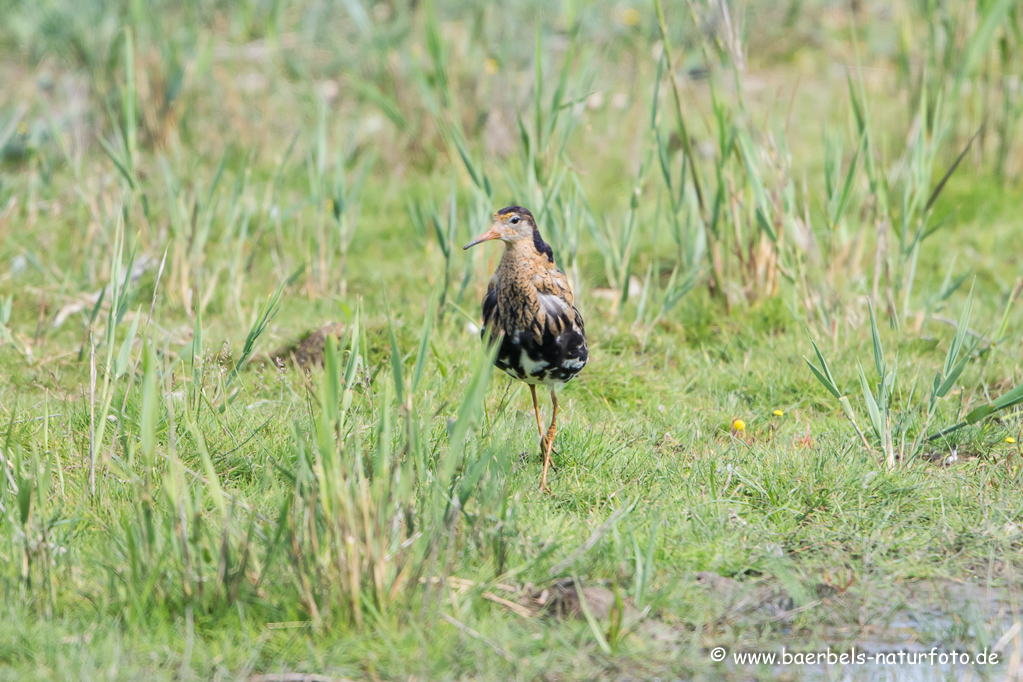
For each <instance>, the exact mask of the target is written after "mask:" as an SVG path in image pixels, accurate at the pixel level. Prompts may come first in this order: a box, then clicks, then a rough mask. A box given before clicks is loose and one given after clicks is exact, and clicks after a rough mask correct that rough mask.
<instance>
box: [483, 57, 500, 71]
mask: <svg viewBox="0 0 1023 682" xmlns="http://www.w3.org/2000/svg"><path fill="white" fill-rule="evenodd" d="M500 70H501V65H500V64H498V63H497V60H496V59H494V58H493V57H489V58H488V59H487V61H485V62H483V73H485V74H487V75H488V76H493V75H494V74H496V73H497V72H498V71H500Z"/></svg>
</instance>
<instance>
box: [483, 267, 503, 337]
mask: <svg viewBox="0 0 1023 682" xmlns="http://www.w3.org/2000/svg"><path fill="white" fill-rule="evenodd" d="M499 326H500V316H499V315H498V314H497V273H494V276H493V277H491V278H490V284H489V285H487V294H486V296H484V297H483V328H482V329H481V330H480V336H483V335H484V334H486V333H487V329H490V337H491V338H496V337H497V335H498V334H499V333H500V329H498V327H499Z"/></svg>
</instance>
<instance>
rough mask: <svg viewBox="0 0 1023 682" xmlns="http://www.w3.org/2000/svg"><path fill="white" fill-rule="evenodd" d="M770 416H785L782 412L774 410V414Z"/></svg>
mask: <svg viewBox="0 0 1023 682" xmlns="http://www.w3.org/2000/svg"><path fill="white" fill-rule="evenodd" d="M772 414H773V415H774V416H775V417H780V416H782V415H783V414H785V413H784V412H782V411H781V410H775V411H774V412H772Z"/></svg>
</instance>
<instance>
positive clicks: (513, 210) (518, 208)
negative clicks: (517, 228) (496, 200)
mask: <svg viewBox="0 0 1023 682" xmlns="http://www.w3.org/2000/svg"><path fill="white" fill-rule="evenodd" d="M509 213H518V214H519V215H523V216H526V217H527V218H529V222H531V223H533V225H536V221H535V220H534V219H533V214H532V213H530V212H529V209H528V208H522V207H521V206H505V207H504V208H502V209H501V210H500V211H498V212H497V215H508V214H509Z"/></svg>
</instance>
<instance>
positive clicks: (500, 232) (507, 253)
mask: <svg viewBox="0 0 1023 682" xmlns="http://www.w3.org/2000/svg"><path fill="white" fill-rule="evenodd" d="M492 239H499V240H500V241H502V242H504V255H503V256H502V257H501V262H500V264H499V265H498V266H497V271H496V272H495V273H494V276H493V277H492V278H491V279H490V284H489V286H488V287H487V294H486V296H484V297H483V329H482V336H483V338H487V337H488V336H489V338H490V340H491V343H496V344H500V345H499V347H498V350H497V357H496V358H495V360H494V364H495V365H496V366H497V367H498V368H499V369H502V370H504V371H505V372H507V373H508V374H509V375H511V376H512V377H514V378H516V379H518V380H519V381H524V382H526V384H528V385H529V391H530V393H531V394H532V395H533V412H535V413H536V426H537V429H539V431H540V449H541V451H542V452H543V477H542V478H541V479H540V490H541V491H546V490H548V487H547V470H548V468H549V467H550V464H551V450H552V449H553V447H554V435H555V433H556V432H557V421H558V395H557V390H558V389H559V388H561V386H563V385H564V384H565V383H566V382H567V381H569V380H570V379H572V377H574V376H575V375H576V374H578V373H579V372H580V370H582V368H583V367H584V366H585V365H586V360H587V349H586V333H585V330H584V328H583V318H582V315H580V314H579V311H578V310H576V308H575V305H574V304H573V301H574V298H573V296H572V290H571V289H570V288H569V286H568V278H567V277H565V273H563V272H561V270H558V268H557V267H555V265H554V253H553V252H552V251H551V247H550V246H549V245H548V244H547V243H546V242H545V241H544V240H543V238H542V237H541V236H540V231H539V230H538V229H537V227H536V221H535V220H534V219H533V214H532V213H530V212H529V211H528V210H526V209H524V208H522V207H521V206H509V207H508V208H502V209H501V210H500V211H498V212H497V213H495V214H494V224H493V225H492V226H491V227H490V229H489V230H487V231H486V232H484V233H483V234H481V235H480V236H479V237H478V238H476V239H474V240H473V241H471V242H469V243H468V244H466V245H465V246H464V247H463V250H465V249H468V248H470V247H473V246H476V245H477V244H480V243H482V242H485V241H490V240H492ZM541 385H542V386H544V387H546V388H547V389H549V390H550V392H551V403H552V405H553V409H554V412H553V414H552V415H551V424H550V426H549V427H547V432H546V434H545V433H544V429H543V423H542V422H541V421H540V405H539V404H538V403H537V401H536V387H537V386H541Z"/></svg>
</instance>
